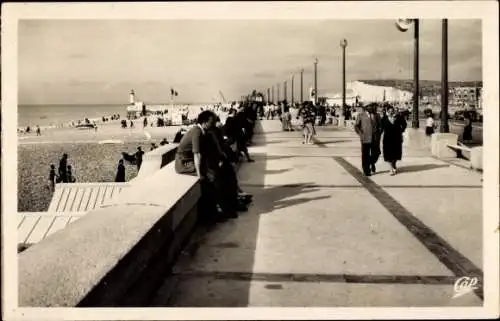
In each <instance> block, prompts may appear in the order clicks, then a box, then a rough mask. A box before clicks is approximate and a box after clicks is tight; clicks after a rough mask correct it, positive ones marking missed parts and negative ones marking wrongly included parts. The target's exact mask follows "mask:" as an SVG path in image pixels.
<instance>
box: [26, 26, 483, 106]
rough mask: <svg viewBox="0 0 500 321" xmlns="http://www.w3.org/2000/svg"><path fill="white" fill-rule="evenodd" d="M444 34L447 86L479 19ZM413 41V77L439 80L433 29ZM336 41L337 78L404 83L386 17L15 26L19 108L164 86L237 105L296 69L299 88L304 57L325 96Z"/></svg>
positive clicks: (408, 56) (466, 73) (464, 75)
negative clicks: (416, 71)
mask: <svg viewBox="0 0 500 321" xmlns="http://www.w3.org/2000/svg"><path fill="white" fill-rule="evenodd" d="M448 28H449V36H448V38H449V80H450V81H460V80H481V79H482V63H481V61H482V57H481V56H482V52H481V48H482V36H481V22H480V20H450V21H449V27H448ZM420 36H421V37H420V77H421V79H430V80H439V79H440V77H441V22H440V21H439V20H422V21H421V25H420ZM344 37H345V38H347V40H348V42H349V45H348V48H347V81H351V80H356V79H387V78H398V79H410V78H412V68H413V67H412V66H413V65H412V55H413V53H412V52H413V29H410V30H409V31H408V32H406V33H403V32H399V31H398V30H397V29H396V28H395V26H394V20H364V21H361V20H359V21H354V20H345V21H341V20H330V21H328V20H302V21H299V20H280V21H277V20H276V21H272V20H261V21H258V20H257V21H256V20H248V21H245V20H232V21H231V20H229V21H228V20H225V21H221V20H211V21H209V20H177V21H175V20H164V21H152V20H121V21H120V20H45V21H44V20H22V21H20V22H19V38H18V40H19V52H18V57H19V60H18V64H19V103H20V104H101V103H102V104H115V103H116V104H120V103H124V104H126V103H127V102H128V92H129V90H130V89H134V90H135V91H136V93H137V96H138V98H139V99H141V100H144V101H145V102H147V103H162V102H169V100H170V88H171V87H173V88H175V89H176V90H177V91H178V92H179V97H178V98H177V99H178V100H179V101H184V102H209V101H212V99H213V98H214V97H216V95H217V93H218V91H219V90H220V91H222V92H223V93H224V95H225V97H226V98H227V99H239V98H240V96H241V95H243V94H246V93H248V92H250V91H251V90H252V89H254V88H255V89H257V90H266V89H267V88H268V87H271V86H273V85H276V84H278V83H280V84H281V86H282V83H283V81H285V80H288V81H289V85H290V83H291V81H290V79H291V74H292V73H293V72H297V73H298V72H299V70H300V68H301V67H303V68H304V69H305V71H304V87H305V88H308V87H309V86H311V85H312V82H313V79H312V78H313V77H312V75H313V74H312V72H313V61H314V57H317V58H318V59H319V64H318V91H319V93H320V94H321V93H326V92H328V93H335V92H338V91H339V90H340V89H341V49H340V47H339V42H340V40H341V39H342V38H344ZM299 78H300V77H299V74H297V76H296V77H295V85H296V87H295V88H296V89H295V91H296V97H298V93H297V92H298V90H299ZM281 91H282V89H281ZM304 94H306V90H305V91H304ZM288 95H290V89H288ZM289 97H290V96H289Z"/></svg>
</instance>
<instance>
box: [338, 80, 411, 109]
mask: <svg viewBox="0 0 500 321" xmlns="http://www.w3.org/2000/svg"><path fill="white" fill-rule="evenodd" d="M346 88H347V89H348V90H349V89H350V90H351V91H352V93H353V95H355V96H359V97H360V101H361V102H363V103H365V104H367V103H372V102H384V101H387V102H403V103H404V102H405V101H408V102H409V101H411V99H412V97H413V94H412V93H411V92H409V91H404V90H401V89H397V88H394V87H385V86H375V85H368V84H365V83H363V82H360V81H353V82H350V83H348V84H346Z"/></svg>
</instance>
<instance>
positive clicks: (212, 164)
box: [175, 102, 258, 224]
mask: <svg viewBox="0 0 500 321" xmlns="http://www.w3.org/2000/svg"><path fill="white" fill-rule="evenodd" d="M257 107H258V106H257V103H250V102H243V103H240V105H239V106H237V107H236V105H233V106H232V107H231V108H230V110H229V116H228V118H227V120H226V122H225V124H222V122H221V121H220V118H219V117H218V116H217V114H215V113H214V112H213V111H210V110H204V111H202V112H201V113H200V114H199V115H198V118H197V121H196V125H195V126H193V127H192V128H191V129H190V130H189V131H187V132H186V133H185V134H184V135H183V136H182V138H181V140H180V142H179V145H178V147H177V152H176V155H175V171H176V172H177V173H179V174H183V175H192V176H197V177H198V178H199V179H200V182H201V190H202V196H201V199H200V202H199V205H200V208H201V209H203V210H201V213H203V217H202V218H201V220H202V222H204V223H209V224H210V223H216V222H222V221H225V220H227V219H230V218H237V217H238V212H242V211H246V210H247V209H248V205H249V204H250V203H251V201H252V195H249V194H246V193H244V192H243V191H242V190H241V188H240V187H239V185H238V179H237V176H236V172H235V169H234V167H233V166H234V165H235V164H236V163H238V162H239V159H240V157H241V156H242V155H245V156H246V158H247V161H249V162H252V161H253V160H252V159H251V158H250V156H249V154H248V149H247V146H249V145H251V144H252V137H253V129H254V125H255V121H256V119H257ZM232 144H235V145H236V150H235V151H233V149H232V148H231V145H232Z"/></svg>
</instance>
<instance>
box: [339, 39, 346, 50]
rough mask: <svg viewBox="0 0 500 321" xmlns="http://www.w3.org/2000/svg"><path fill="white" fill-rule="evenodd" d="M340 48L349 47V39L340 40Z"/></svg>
mask: <svg viewBox="0 0 500 321" xmlns="http://www.w3.org/2000/svg"><path fill="white" fill-rule="evenodd" d="M340 46H341V47H342V48H345V47H347V39H342V40H340Z"/></svg>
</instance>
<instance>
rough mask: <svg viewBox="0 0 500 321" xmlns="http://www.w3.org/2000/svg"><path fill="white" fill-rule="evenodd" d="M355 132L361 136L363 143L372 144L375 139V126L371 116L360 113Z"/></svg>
mask: <svg viewBox="0 0 500 321" xmlns="http://www.w3.org/2000/svg"><path fill="white" fill-rule="evenodd" d="M354 130H355V131H356V134H358V135H359V138H360V139H361V143H363V144H370V143H371V142H372V137H373V125H372V120H371V118H370V114H368V113H367V112H366V111H363V112H362V113H359V114H358V116H357V118H356V123H355V124H354Z"/></svg>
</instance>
